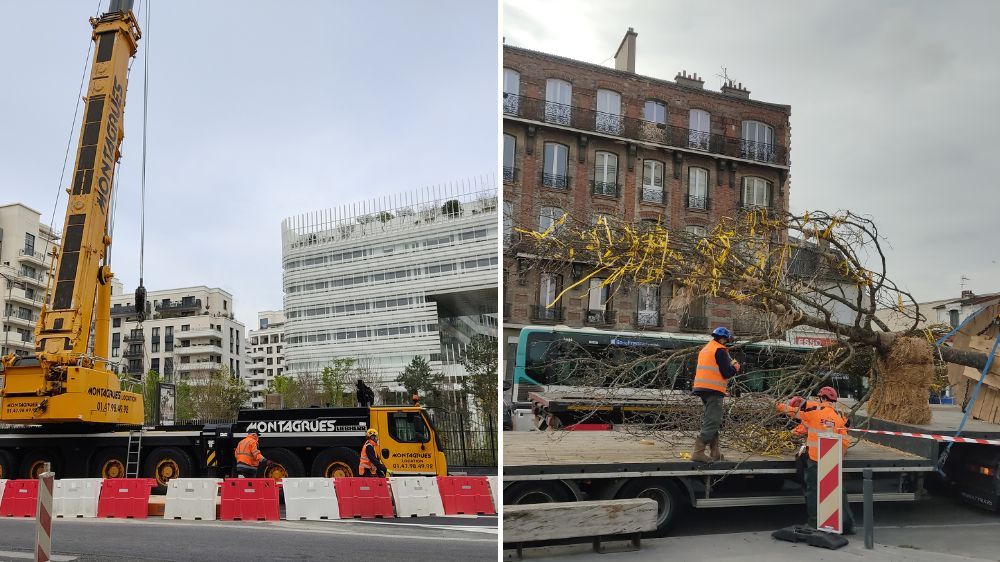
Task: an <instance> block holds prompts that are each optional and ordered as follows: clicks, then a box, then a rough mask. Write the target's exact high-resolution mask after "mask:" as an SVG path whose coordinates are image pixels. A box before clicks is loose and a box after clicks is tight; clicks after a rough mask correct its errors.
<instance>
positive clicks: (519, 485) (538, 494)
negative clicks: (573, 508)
mask: <svg viewBox="0 0 1000 562" xmlns="http://www.w3.org/2000/svg"><path fill="white" fill-rule="evenodd" d="M573 499H574V498H573V496H572V494H570V492H569V491H568V490H567V489H566V487H565V486H563V485H561V484H557V483H555V482H515V483H513V484H511V485H510V486H508V487H507V488H506V489H504V491H503V503H504V505H526V504H533V503H553V502H569V501H573Z"/></svg>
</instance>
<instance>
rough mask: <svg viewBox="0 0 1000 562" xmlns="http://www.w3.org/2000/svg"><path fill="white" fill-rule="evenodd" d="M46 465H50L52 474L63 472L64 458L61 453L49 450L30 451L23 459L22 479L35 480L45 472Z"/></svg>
mask: <svg viewBox="0 0 1000 562" xmlns="http://www.w3.org/2000/svg"><path fill="white" fill-rule="evenodd" d="M45 463H49V465H51V467H52V472H55V473H60V472H62V469H63V466H62V458H61V457H60V456H59V453H57V452H55V451H52V450H49V449H35V450H33V451H28V454H26V455H24V458H23V459H21V478H28V479H31V480H35V479H37V478H38V475H39V474H41V473H43V472H45Z"/></svg>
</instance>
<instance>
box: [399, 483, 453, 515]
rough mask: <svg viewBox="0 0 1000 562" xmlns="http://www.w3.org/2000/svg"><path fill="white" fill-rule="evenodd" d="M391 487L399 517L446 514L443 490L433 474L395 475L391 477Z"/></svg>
mask: <svg viewBox="0 0 1000 562" xmlns="http://www.w3.org/2000/svg"><path fill="white" fill-rule="evenodd" d="M389 489H391V490H392V499H393V500H394V501H395V502H396V516H397V517H426V516H428V515H444V505H443V504H442V503H441V491H440V490H439V489H438V483H437V478H435V477H433V476H393V477H391V478H389Z"/></svg>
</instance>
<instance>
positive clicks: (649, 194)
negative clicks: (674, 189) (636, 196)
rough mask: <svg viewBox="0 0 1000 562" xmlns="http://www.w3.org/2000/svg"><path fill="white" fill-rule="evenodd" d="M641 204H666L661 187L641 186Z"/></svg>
mask: <svg viewBox="0 0 1000 562" xmlns="http://www.w3.org/2000/svg"><path fill="white" fill-rule="evenodd" d="M642 201H643V203H656V204H658V205H662V204H664V203H666V202H667V192H666V191H665V190H664V189H663V187H662V186H654V185H644V186H642Z"/></svg>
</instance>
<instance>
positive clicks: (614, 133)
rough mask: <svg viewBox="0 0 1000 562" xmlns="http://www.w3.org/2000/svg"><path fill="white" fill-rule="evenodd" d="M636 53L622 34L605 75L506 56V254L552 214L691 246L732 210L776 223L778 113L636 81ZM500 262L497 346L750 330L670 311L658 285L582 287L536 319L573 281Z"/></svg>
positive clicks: (570, 276) (693, 310)
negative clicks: (530, 339)
mask: <svg viewBox="0 0 1000 562" xmlns="http://www.w3.org/2000/svg"><path fill="white" fill-rule="evenodd" d="M635 39H636V34H635V33H634V32H633V31H632V30H631V29H629V32H628V33H626V35H625V38H624V39H623V40H622V44H621V46H620V47H619V49H618V53H617V55H616V68H614V69H612V68H608V67H604V66H599V65H594V64H589V63H585V62H580V61H576V60H572V59H568V58H563V57H559V56H555V55H550V54H546V53H541V52H536V51H530V50H526V49H521V48H516V47H511V46H506V45H505V46H504V62H503V66H504V77H503V147H504V149H503V178H504V185H503V190H504V193H503V200H504V228H505V234H504V235H505V241H510V240H512V237H516V236H517V234H516V233H515V232H514V231H513V229H514V228H516V227H520V228H525V229H529V228H530V229H542V230H544V229H545V228H546V227H548V226H549V225H550V224H551V222H552V221H553V220H555V219H558V218H559V217H560V216H562V215H563V214H564V213H567V214H568V217H569V219H570V220H573V221H575V222H577V223H578V224H579V223H586V222H587V221H591V222H593V221H594V220H595V219H596V218H597V217H599V216H600V215H608V216H611V217H615V218H617V219H620V220H624V221H628V222H632V223H637V224H640V223H641V222H642V221H659V222H661V223H662V224H664V225H665V226H667V227H668V228H671V229H684V230H687V231H688V232H691V233H692V234H693V235H699V234H704V229H710V228H711V227H712V226H713V225H714V224H715V223H716V222H717V221H718V220H719V219H720V218H721V217H723V216H727V215H730V216H731V214H732V213H734V212H737V211H738V210H739V209H741V208H748V207H760V206H765V207H769V208H772V209H773V210H774V211H776V212H783V211H787V209H788V195H789V176H788V173H789V144H790V142H789V141H790V137H791V129H790V124H789V117H790V114H791V109H790V107H789V106H787V105H778V104H772V103H764V102H760V101H756V100H751V99H750V92H749V91H748V90H747V89H745V88H744V87H743V86H742V84H727V85H726V86H724V87H723V88H722V91H721V92H714V91H710V90H706V89H704V82H703V81H702V80H701V79H699V78H698V77H697V75H693V74H692V75H689V74H688V73H687V72H679V73H678V74H677V76H676V77H675V78H674V81H669V80H663V79H658V78H651V77H646V76H641V75H638V74H636V73H635V62H634V61H635ZM504 262H505V263H504V266H505V267H504V271H505V279H504V320H505V328H504V335H505V338H507V341H508V342H510V341H511V338H516V336H517V333H518V332H519V331H520V329H521V327H523V326H525V325H530V324H566V325H569V326H584V325H590V326H594V327H598V328H603V329H616V330H662V331H669V332H676V331H690V332H700V333H703V332H705V331H706V329H710V327H711V326H714V325H716V324H722V325H727V326H730V327H733V328H735V329H736V331H738V332H743V333H752V332H754V331H755V326H756V325H757V323H758V322H759V320H758V319H756V318H755V317H754V316H753V315H752V314H751V313H749V312H748V311H740V310H734V305H732V304H731V303H729V302H727V301H724V300H721V299H720V300H718V301H715V300H714V299H709V300H707V301H706V300H703V299H702V300H697V301H695V302H694V303H692V304H691V305H690V306H689V307H687V308H685V309H683V310H674V309H672V308H670V307H668V305H669V301H670V296H671V294H672V288H671V287H669V286H667V285H668V284H666V283H665V284H664V286H662V287H647V286H640V287H611V288H610V290H608V289H604V290H600V289H598V290H595V291H592V292H591V293H590V294H589V295H588V294H587V288H583V287H581V288H578V289H574V290H573V291H570V292H569V293H567V294H566V295H565V296H564V297H563V299H562V301H561V302H560V303H558V306H557V307H555V308H552V309H546V308H545V305H546V304H547V302H545V301H546V299H548V298H551V297H554V295H555V294H558V292H559V291H561V289H562V287H564V286H568V285H569V284H571V283H572V282H573V281H574V280H575V279H578V278H579V275H580V273H581V272H582V271H583V270H584V268H583V267H564V268H562V269H560V270H552V269H551V268H548V267H538V265H539V264H538V263H537V262H535V261H534V260H533V259H532V258H531V256H530V255H527V254H522V255H516V251H515V250H513V249H512V248H511V244H505V252H504Z"/></svg>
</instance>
